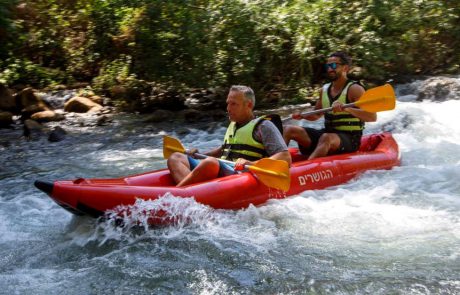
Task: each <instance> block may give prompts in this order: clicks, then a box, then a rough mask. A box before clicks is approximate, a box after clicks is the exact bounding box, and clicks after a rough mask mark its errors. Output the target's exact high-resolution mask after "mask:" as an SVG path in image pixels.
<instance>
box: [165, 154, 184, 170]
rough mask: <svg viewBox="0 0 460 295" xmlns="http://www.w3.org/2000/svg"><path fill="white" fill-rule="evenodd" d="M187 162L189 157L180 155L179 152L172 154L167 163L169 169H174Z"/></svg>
mask: <svg viewBox="0 0 460 295" xmlns="http://www.w3.org/2000/svg"><path fill="white" fill-rule="evenodd" d="M186 161H188V159H187V155H185V154H183V153H178V152H175V153H172V154H171V155H170V156H169V158H168V160H167V161H166V163H167V165H168V167H172V166H175V165H177V164H179V163H185V162H186Z"/></svg>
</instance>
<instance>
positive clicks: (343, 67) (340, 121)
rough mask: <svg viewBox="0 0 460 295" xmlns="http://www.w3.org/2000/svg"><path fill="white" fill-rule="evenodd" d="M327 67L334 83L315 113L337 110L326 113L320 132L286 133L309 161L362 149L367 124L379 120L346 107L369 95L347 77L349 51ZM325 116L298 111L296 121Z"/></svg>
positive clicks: (293, 128) (335, 55)
mask: <svg viewBox="0 0 460 295" xmlns="http://www.w3.org/2000/svg"><path fill="white" fill-rule="evenodd" d="M324 66H325V70H326V72H327V77H328V79H329V80H330V81H331V82H330V83H328V84H325V85H324V86H323V87H322V89H321V91H320V97H319V99H318V101H317V103H316V105H315V110H319V109H322V108H329V107H332V108H333V110H332V111H331V112H327V113H326V114H324V128H323V129H321V130H317V129H314V128H304V127H300V126H293V125H287V126H285V127H284V133H283V136H284V140H285V142H286V144H289V142H290V140H291V139H293V140H295V141H297V143H298V144H299V149H300V151H301V153H302V154H305V155H309V159H314V158H318V157H324V156H326V155H330V154H339V153H350V152H354V151H356V150H358V149H359V146H360V144H361V136H362V134H363V129H364V122H375V121H376V120H377V114H376V113H371V112H367V111H363V110H361V109H359V108H354V107H353V108H344V107H343V105H344V104H346V103H353V102H355V101H357V100H358V99H359V98H360V97H361V95H363V93H364V92H365V90H364V88H363V87H362V86H361V85H360V84H359V83H357V82H355V81H351V80H349V79H348V77H347V73H348V71H349V70H350V67H351V58H350V57H349V56H348V55H347V54H346V53H345V52H340V51H339V52H335V53H332V54H331V55H330V56H329V57H328V59H327V63H326V64H325V65H324ZM322 116H323V114H314V115H309V116H302V115H301V114H300V113H298V112H297V113H294V114H293V115H292V118H293V119H296V120H300V119H306V120H309V121H315V120H318V119H319V118H320V117H322Z"/></svg>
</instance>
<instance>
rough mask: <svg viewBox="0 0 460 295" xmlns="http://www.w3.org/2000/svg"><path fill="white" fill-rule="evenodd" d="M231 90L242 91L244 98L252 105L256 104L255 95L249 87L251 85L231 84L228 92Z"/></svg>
mask: <svg viewBox="0 0 460 295" xmlns="http://www.w3.org/2000/svg"><path fill="white" fill-rule="evenodd" d="M232 91H238V92H242V93H243V95H244V98H245V99H246V100H247V101H250V102H252V105H253V106H255V105H256V96H255V94H254V91H253V90H252V89H251V87H248V86H244V85H233V86H232V87H231V88H230V92H232Z"/></svg>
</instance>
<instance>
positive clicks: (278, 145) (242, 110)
mask: <svg viewBox="0 0 460 295" xmlns="http://www.w3.org/2000/svg"><path fill="white" fill-rule="evenodd" d="M226 102H227V113H228V117H229V119H230V121H231V123H230V125H229V126H228V129H227V132H226V134H225V138H224V144H223V145H222V146H220V147H218V148H215V149H214V150H211V151H209V152H207V153H205V155H207V156H210V157H208V158H206V159H203V160H197V159H195V158H194V157H193V155H194V154H195V153H197V149H192V150H190V152H188V154H182V153H173V154H172V155H171V156H170V157H169V159H168V162H167V164H168V168H169V170H170V172H171V176H172V177H173V179H174V181H175V182H176V183H177V186H184V185H188V184H192V183H197V182H202V181H206V180H209V179H214V178H216V177H222V176H227V175H231V174H235V173H237V172H236V171H235V170H241V169H243V167H244V165H248V164H249V165H251V164H254V162H255V161H257V160H259V159H262V158H264V157H270V158H271V159H274V160H283V161H286V162H288V164H289V165H290V164H291V154H290V153H289V151H288V148H287V145H286V143H285V142H284V139H283V136H282V135H281V132H280V131H279V130H278V128H277V127H276V126H275V125H274V124H273V123H272V122H271V121H270V120H264V118H263V117H260V118H255V116H254V113H253V108H254V105H255V96H254V92H253V90H252V89H251V88H250V87H247V86H241V85H237V86H232V87H231V89H230V92H229V93H228V97H227V101H226ZM217 158H222V159H225V160H230V161H235V163H236V164H235V166H234V167H231V166H230V165H228V164H225V163H223V162H221V161H219V160H218V159H217Z"/></svg>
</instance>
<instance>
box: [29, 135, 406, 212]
mask: <svg viewBox="0 0 460 295" xmlns="http://www.w3.org/2000/svg"><path fill="white" fill-rule="evenodd" d="M290 152H291V155H292V158H293V164H292V167H291V168H290V177H291V185H290V189H289V191H287V192H283V191H278V190H276V189H273V188H268V187H267V186H265V185H264V184H262V183H261V182H260V181H259V180H258V179H257V178H256V177H255V176H254V175H253V174H252V173H250V172H245V173H241V174H238V175H231V176H227V177H223V178H217V179H214V180H211V181H207V182H203V183H197V184H192V185H188V186H185V187H180V188H178V187H175V186H174V183H173V181H172V178H171V176H170V174H169V171H168V170H167V169H163V170H157V171H151V172H147V173H143V174H138V175H132V176H127V177H121V178H114V179H87V178H79V179H75V180H62V181H55V182H54V183H51V182H46V181H40V180H37V181H35V186H36V187H37V188H39V189H41V190H42V191H44V192H45V193H47V194H48V195H49V196H50V197H51V198H52V199H53V200H54V201H55V202H56V203H57V204H59V205H61V206H62V207H64V208H65V209H67V210H69V211H70V212H72V213H74V214H77V215H90V216H93V217H99V216H102V215H103V214H104V212H105V211H107V210H110V209H114V208H116V207H117V206H119V205H132V204H134V203H135V202H136V199H143V200H155V199H158V198H160V197H162V196H164V195H165V194H166V193H171V194H172V195H174V196H176V197H183V198H195V200H196V201H197V202H199V203H202V204H204V205H208V206H210V207H212V208H216V209H242V208H246V207H248V206H249V205H250V204H253V205H255V206H257V205H260V204H263V203H265V202H267V201H268V200H269V199H272V198H277V199H279V198H285V197H287V196H291V195H296V194H299V193H301V192H303V191H305V190H315V189H323V188H326V187H330V186H334V185H338V184H342V183H345V182H347V181H349V180H350V179H352V178H353V177H356V176H357V175H359V174H360V173H363V172H364V171H366V170H373V169H390V168H392V167H393V166H396V165H399V163H400V154H399V149H398V144H397V143H396V141H395V140H394V138H393V137H392V136H391V134H390V133H381V134H373V135H367V136H363V138H362V141H361V147H360V150H359V151H357V152H355V153H350V154H342V155H334V156H328V157H323V158H318V159H314V160H310V161H308V160H306V159H305V157H304V156H302V155H300V154H299V153H298V150H297V149H295V148H290Z"/></svg>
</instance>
